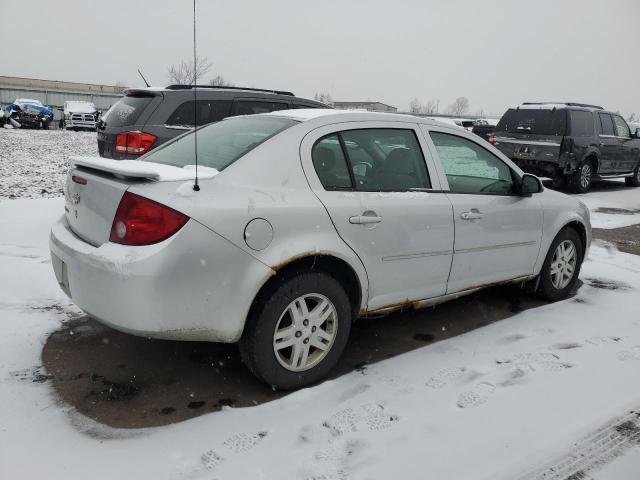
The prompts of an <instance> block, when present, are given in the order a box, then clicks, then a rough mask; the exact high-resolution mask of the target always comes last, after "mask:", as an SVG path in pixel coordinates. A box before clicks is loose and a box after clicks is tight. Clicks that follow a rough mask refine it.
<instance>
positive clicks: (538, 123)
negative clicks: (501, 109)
mask: <svg viewBox="0 0 640 480" xmlns="http://www.w3.org/2000/svg"><path fill="white" fill-rule="evenodd" d="M566 126H567V112H566V110H559V109H555V110H539V109H527V108H521V109H518V110H516V109H514V108H512V109H509V110H507V113H505V114H504V115H503V116H502V118H501V119H500V122H498V126H497V127H496V131H497V132H507V133H524V134H528V135H553V136H562V135H564V134H565V130H566Z"/></svg>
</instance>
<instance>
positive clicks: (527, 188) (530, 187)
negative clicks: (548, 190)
mask: <svg viewBox="0 0 640 480" xmlns="http://www.w3.org/2000/svg"><path fill="white" fill-rule="evenodd" d="M541 191H542V182H541V181H540V179H539V178H538V177H536V176H535V175H531V174H530V173H525V174H524V175H523V176H522V180H521V182H520V195H522V196H523V197H530V196H531V195H533V194H534V193H540V192H541Z"/></svg>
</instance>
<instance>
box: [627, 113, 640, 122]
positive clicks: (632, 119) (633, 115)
mask: <svg viewBox="0 0 640 480" xmlns="http://www.w3.org/2000/svg"><path fill="white" fill-rule="evenodd" d="M638 120H640V118H639V117H638V116H637V115H636V114H635V113H632V114H631V115H629V118H627V122H637V121H638Z"/></svg>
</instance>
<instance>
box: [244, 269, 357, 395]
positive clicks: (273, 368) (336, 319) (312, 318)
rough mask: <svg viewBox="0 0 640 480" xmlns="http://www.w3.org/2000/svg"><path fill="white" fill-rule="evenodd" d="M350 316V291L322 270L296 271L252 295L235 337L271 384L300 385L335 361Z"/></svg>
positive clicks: (289, 387)
mask: <svg viewBox="0 0 640 480" xmlns="http://www.w3.org/2000/svg"><path fill="white" fill-rule="evenodd" d="M325 301H326V302H328V303H324V302H325ZM316 307H317V308H319V310H318V311H316V310H314V309H315V308H316ZM320 310H322V312H323V315H322V316H324V315H327V318H326V319H324V320H323V319H322V317H321V316H320V315H319V312H320ZM306 311H308V313H305V312H306ZM314 311H315V312H316V313H314ZM294 312H297V318H296V319H294V318H293V317H294ZM351 322H352V313H351V304H350V302H349V297H348V296H347V294H346V292H345V290H344V288H343V287H342V285H340V283H339V282H338V281H337V280H335V279H334V278H333V277H331V276H329V275H327V274H325V273H322V272H305V273H299V274H296V275H294V276H291V277H290V278H286V279H285V280H284V281H281V283H279V284H277V285H276V286H275V287H274V288H270V289H268V291H267V292H266V293H265V294H263V295H261V296H260V297H259V298H258V299H257V300H256V304H255V305H254V307H253V308H252V309H251V313H250V314H249V318H248V320H247V324H246V325H245V330H244V333H243V336H242V338H241V339H240V345H239V346H240V354H241V356H242V360H243V362H244V363H245V364H246V365H247V367H248V368H249V370H251V372H252V373H253V374H254V375H255V376H256V377H258V378H259V379H260V380H262V381H263V382H264V383H266V384H267V385H270V386H271V387H272V388H274V389H278V390H292V389H296V388H301V387H304V386H307V385H311V384H313V383H315V382H317V381H318V380H320V379H322V378H323V377H324V376H325V375H327V373H329V371H330V370H331V369H332V368H333V367H334V366H335V365H336V363H337V362H338V359H339V358H340V356H341V355H342V352H343V351H344V349H345V347H346V345H347V340H348V339H349V333H350V330H351ZM320 330H322V332H320ZM289 344H291V346H287V345H289ZM318 345H323V347H326V348H319V347H318ZM305 351H306V355H305Z"/></svg>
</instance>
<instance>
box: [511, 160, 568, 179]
mask: <svg viewBox="0 0 640 480" xmlns="http://www.w3.org/2000/svg"><path fill="white" fill-rule="evenodd" d="M509 158H510V159H511V161H512V162H513V163H515V164H516V165H517V166H518V167H519V168H520V170H522V171H523V172H527V173H533V174H534V175H538V176H539V177H551V178H553V177H554V176H557V175H566V174H568V173H572V172H573V171H575V169H576V168H577V166H578V161H577V158H576V157H575V155H573V154H568V155H563V156H562V157H561V158H560V159H553V160H533V159H532V160H528V159H527V160H524V159H522V158H513V157H509Z"/></svg>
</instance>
